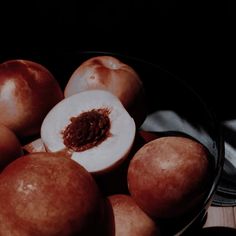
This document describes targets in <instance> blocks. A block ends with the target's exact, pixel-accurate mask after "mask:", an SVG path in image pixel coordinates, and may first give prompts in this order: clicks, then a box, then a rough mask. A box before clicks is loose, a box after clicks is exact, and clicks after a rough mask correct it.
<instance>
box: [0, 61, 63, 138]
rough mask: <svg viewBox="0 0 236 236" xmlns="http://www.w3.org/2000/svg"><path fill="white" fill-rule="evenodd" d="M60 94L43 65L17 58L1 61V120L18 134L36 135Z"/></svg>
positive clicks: (55, 83)
mask: <svg viewBox="0 0 236 236" xmlns="http://www.w3.org/2000/svg"><path fill="white" fill-rule="evenodd" d="M63 96H64V95H63V92H62V90H61V88H60V86H59V84H58V82H57V81H56V79H55V78H54V76H53V75H52V74H51V72H49V70H48V69H46V68H45V67H44V66H43V65H41V64H39V63H36V62H33V61H29V60H17V59H16V60H8V61H5V62H3V63H2V64H0V111H1V121H0V123H2V124H3V125H5V126H7V127H8V128H9V129H11V130H12V131H13V132H14V133H15V134H16V135H17V136H18V137H20V138H25V137H28V136H33V135H38V134H39V131H40V127H41V123H42V121H43V119H44V117H45V115H46V114H47V113H48V111H49V110H50V109H51V108H52V107H53V106H54V105H55V104H56V103H58V102H59V101H60V100H62V99H63Z"/></svg>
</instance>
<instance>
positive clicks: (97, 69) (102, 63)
mask: <svg viewBox="0 0 236 236" xmlns="http://www.w3.org/2000/svg"><path fill="white" fill-rule="evenodd" d="M91 89H103V90H108V91H110V92H111V93H113V94H114V95H115V96H117V97H118V98H119V99H120V101H121V103H122V104H123V106H124V107H125V108H126V109H127V110H128V112H129V113H130V115H131V116H132V117H133V118H134V120H135V123H136V126H137V127H139V126H141V124H142V123H143V121H144V119H145V118H146V106H145V94H144V86H143V83H142V80H141V79H140V77H139V75H138V73H137V72H136V71H135V70H134V69H133V68H132V67H131V66H130V65H128V64H126V63H124V62H122V61H120V60H119V59H117V58H115V57H113V56H107V55H104V56H96V57H92V58H89V59H88V60H86V61H84V62H83V63H82V64H81V65H79V66H78V67H77V68H76V69H75V70H74V72H73V73H72V75H71V77H70V78H69V81H68V83H67V84H66V87H65V90H64V95H65V97H69V96H71V95H73V94H76V93H78V92H81V91H85V90H91Z"/></svg>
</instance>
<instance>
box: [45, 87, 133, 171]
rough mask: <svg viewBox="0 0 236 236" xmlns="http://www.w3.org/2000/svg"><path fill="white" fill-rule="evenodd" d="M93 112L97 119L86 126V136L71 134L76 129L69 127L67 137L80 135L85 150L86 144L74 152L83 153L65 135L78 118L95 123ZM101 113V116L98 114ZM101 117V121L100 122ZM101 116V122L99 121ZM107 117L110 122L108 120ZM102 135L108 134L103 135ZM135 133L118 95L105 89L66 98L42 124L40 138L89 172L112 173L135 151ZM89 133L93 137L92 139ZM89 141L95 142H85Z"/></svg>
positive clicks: (48, 147) (76, 132) (83, 134)
mask: <svg viewBox="0 0 236 236" xmlns="http://www.w3.org/2000/svg"><path fill="white" fill-rule="evenodd" d="M92 111H96V112H95V113H96V115H95V117H96V119H95V120H94V121H93V122H89V124H88V127H85V129H86V130H85V133H83V132H84V131H83V130H79V131H75V133H74V134H72V133H73V132H72V131H73V129H74V128H72V130H70V128H69V130H70V131H69V132H68V133H69V135H68V136H71V137H73V138H74V137H76V136H77V135H78V137H77V138H78V139H80V136H81V140H80V141H79V143H80V144H82V143H83V144H85V147H83V145H82V146H81V147H80V145H79V147H75V149H76V148H78V149H80V148H81V149H82V150H79V151H77V150H73V149H72V148H71V147H70V146H69V145H67V143H66V142H65V138H66V139H68V140H70V138H68V137H67V135H66V137H65V136H64V132H65V131H66V130H67V128H68V127H70V125H71V120H76V119H77V118H78V119H79V120H80V118H79V117H83V114H87V115H88V114H89V120H90V119H91V121H92V120H93V119H92V117H93V115H92V114H91V112H92ZM87 112H88V113H87ZM100 112H101V114H99V115H98V114H97V113H100ZM92 113H93V112H92ZM87 115H86V116H87ZM98 117H99V120H97V118H98ZM101 117H102V119H100V118H101ZM107 117H108V118H109V122H107V120H106V118H107ZM87 118H88V117H87ZM105 120H106V121H105ZM104 121H105V122H104ZM72 123H73V121H72ZM75 123H76V122H75ZM85 123H86V122H85ZM83 125H84V124H83ZM90 125H91V127H90ZM94 125H95V126H96V128H98V132H97V131H94V130H93V129H92V127H93V126H94ZM104 125H105V126H104ZM72 126H73V125H72ZM75 126H77V125H75ZM86 126H87V124H86ZM100 126H101V127H102V128H101V127H100ZM75 128H76V127H75ZM89 130H92V132H90V131H89ZM87 131H89V133H87ZM103 132H105V133H104V134H102V133H103ZM135 132H136V127H135V123H134V120H133V118H132V117H131V116H130V115H129V113H128V112H127V111H126V110H125V108H124V107H123V105H122V104H121V102H120V101H119V99H118V98H117V97H116V96H115V95H113V94H112V93H110V92H108V91H104V90H89V91H83V92H80V93H78V94H75V95H73V96H70V97H68V98H65V99H63V100H62V101H61V102H60V103H58V104H57V105H56V106H54V107H53V109H52V110H51V111H50V112H49V113H48V114H47V116H46V117H45V119H44V121H43V124H42V127H41V139H42V141H43V143H44V145H45V148H46V150H47V151H48V152H63V153H66V154H67V155H68V157H70V158H72V159H73V160H75V161H77V162H78V163H80V164H81V165H82V166H84V167H85V168H86V170H88V171H89V172H90V173H93V174H102V173H105V172H109V171H111V170H112V169H114V168H115V167H117V166H118V165H120V164H121V163H122V162H123V161H124V160H125V159H126V157H127V156H128V154H129V152H130V150H131V148H132V145H133V142H134V138H135ZM90 133H91V134H92V138H91V139H90ZM77 138H76V139H77ZM87 138H88V140H90V141H92V142H91V143H90V141H89V142H88V143H86V142H87V141H86V140H87ZM94 138H95V139H94ZM96 138H98V140H96ZM100 138H101V139H100ZM68 140H66V141H68ZM72 141H73V140H72ZM85 141H86V142H85ZM87 145H88V146H87ZM68 146H69V147H68ZM87 147H89V148H87Z"/></svg>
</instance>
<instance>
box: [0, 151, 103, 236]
mask: <svg viewBox="0 0 236 236" xmlns="http://www.w3.org/2000/svg"><path fill="white" fill-rule="evenodd" d="M0 209H1V210H0V222H1V224H0V235H11V236H20V235H28V236H30V235H35V236H37V235H38V236H51V235H58V236H59V235H60V236H63V235H64V236H68V235H86V236H87V235H88V236H90V235H94V234H95V233H97V232H99V230H100V228H101V226H102V225H103V224H102V220H103V215H104V214H103V211H104V210H103V199H102V197H101V194H100V191H99V189H98V188H97V185H96V183H95V181H94V179H93V178H92V176H91V175H90V174H89V173H88V172H87V171H86V170H85V169H84V168H83V167H82V166H80V165H79V164H77V163H76V162H74V161H72V160H70V159H68V158H65V157H64V156H55V155H52V154H49V153H37V154H36V153H35V154H29V155H27V156H23V157H20V158H18V159H17V160H15V161H13V162H12V163H11V164H10V165H8V166H7V167H6V168H5V169H4V171H3V172H2V174H1V175H0Z"/></svg>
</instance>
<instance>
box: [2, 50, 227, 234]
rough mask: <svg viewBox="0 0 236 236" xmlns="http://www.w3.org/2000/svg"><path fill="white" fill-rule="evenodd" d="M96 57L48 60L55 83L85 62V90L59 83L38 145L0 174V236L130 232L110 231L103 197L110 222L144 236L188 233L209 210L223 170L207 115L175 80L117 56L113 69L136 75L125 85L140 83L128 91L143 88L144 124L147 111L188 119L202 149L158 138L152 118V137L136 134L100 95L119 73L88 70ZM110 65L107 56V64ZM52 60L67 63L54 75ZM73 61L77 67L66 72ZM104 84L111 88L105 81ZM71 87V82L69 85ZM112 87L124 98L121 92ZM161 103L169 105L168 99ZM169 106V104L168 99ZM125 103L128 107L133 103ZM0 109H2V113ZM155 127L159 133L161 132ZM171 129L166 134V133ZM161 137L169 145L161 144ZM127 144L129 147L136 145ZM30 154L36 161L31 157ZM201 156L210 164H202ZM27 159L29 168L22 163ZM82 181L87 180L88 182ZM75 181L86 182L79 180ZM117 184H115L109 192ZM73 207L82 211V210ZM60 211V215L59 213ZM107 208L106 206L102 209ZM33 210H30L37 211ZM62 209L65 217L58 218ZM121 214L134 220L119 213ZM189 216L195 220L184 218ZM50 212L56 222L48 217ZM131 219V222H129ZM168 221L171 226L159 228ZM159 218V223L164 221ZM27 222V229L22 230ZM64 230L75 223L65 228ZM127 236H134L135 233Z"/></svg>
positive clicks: (114, 100) (120, 109)
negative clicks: (59, 95)
mask: <svg viewBox="0 0 236 236" xmlns="http://www.w3.org/2000/svg"><path fill="white" fill-rule="evenodd" d="M97 55H99V54H97V53H95V57H92V54H83V53H82V54H76V55H74V58H71V57H70V59H69V60H68V58H69V57H68V56H66V57H63V55H62V54H61V56H62V57H63V58H60V57H59V58H55V57H53V59H54V60H53V64H55V65H56V67H55V68H54V70H58V74H62V75H61V76H62V77H63V76H64V75H63V71H66V70H67V69H68V67H67V66H68V64H70V66H69V67H70V68H72V66H73V67H74V66H75V67H77V68H78V67H79V66H80V65H82V69H83V62H86V61H87V60H88V61H90V63H89V64H87V65H89V66H88V68H87V69H88V71H87V69H86V70H84V71H87V72H86V73H88V75H89V74H90V73H91V74H90V75H91V78H89V79H86V78H80V77H79V78H78V81H79V82H78V84H80V86H79V87H81V88H82V87H83V86H82V85H81V84H83V85H86V83H87V82H88V83H89V86H88V87H86V86H85V87H86V88H84V90H81V91H80V90H77V87H76V86H77V85H76V83H75V84H74V85H73V86H69V81H70V78H67V79H68V80H66V81H65V78H64V77H63V84H66V82H68V87H66V88H65V90H64V91H65V94H66V93H67V92H68V94H67V95H66V97H65V98H63V99H61V100H60V101H58V102H57V103H56V104H55V105H52V107H51V108H50V109H49V111H48V112H47V113H46V114H45V116H44V119H43V121H42V123H41V127H40V129H41V135H40V136H41V137H36V139H33V140H30V143H29V145H24V146H23V148H24V150H25V152H27V153H28V154H27V156H24V157H23V158H22V157H20V158H18V159H17V160H16V161H13V163H11V164H9V165H8V166H7V167H6V168H5V169H4V170H3V172H2V174H1V175H0V222H4V224H0V234H1V233H2V232H4V233H2V234H3V235H9V234H10V233H11V234H10V235H14V236H18V235H20V236H21V235H37V234H38V235H45V236H46V235H51V234H52V235H68V236H72V235H74V234H75V233H78V234H79V235H81V234H82V235H83V236H84V235H86V236H87V235H94V232H92V233H91V232H90V229H91V230H92V231H93V229H94V230H97V229H98V230H99V231H100V230H102V229H100V227H99V225H108V226H110V227H112V229H113V231H112V234H108V235H109V236H110V235H112V236H114V235H115V233H119V232H122V231H123V230H124V231H125V230H131V231H132V230H134V229H130V228H129V226H130V225H128V226H127V225H126V227H125V228H124V229H122V228H121V227H122V226H125V224H124V225H122V223H121V224H120V223H119V222H122V221H117V222H118V225H117V226H116V227H119V229H118V228H117V230H116V231H114V228H113V226H114V225H115V224H117V222H115V221H116V219H114V215H113V217H112V215H109V213H110V211H109V210H107V207H103V203H104V200H105V199H107V198H108V199H110V201H111V202H110V203H112V205H113V206H114V209H118V215H117V212H113V213H115V214H116V216H115V217H117V216H118V217H123V218H124V219H125V218H127V221H129V222H131V223H132V221H134V222H133V223H134V224H135V225H136V223H137V221H139V219H144V221H143V223H144V228H146V226H147V228H146V229H147V231H146V230H145V232H147V235H152V232H155V233H158V229H156V222H158V226H159V227H160V231H161V233H163V234H164V235H166V234H165V233H166V228H165V223H166V222H168V227H167V228H168V229H173V230H172V232H174V233H172V232H171V235H173V234H176V233H179V232H180V231H183V230H184V229H186V228H188V227H190V225H191V224H192V223H193V222H194V221H195V220H196V219H197V217H198V216H199V215H200V214H199V213H204V211H205V210H206V209H207V207H208V206H209V202H210V199H211V197H212V194H213V193H214V190H215V188H216V186H217V181H218V179H219V173H220V169H221V164H222V157H221V154H222V151H221V140H220V139H219V136H218V135H219V133H218V130H217V125H216V123H215V122H214V120H212V117H211V116H210V115H209V111H208V110H205V106H202V104H201V102H199V100H198V98H197V97H195V95H194V93H192V92H191V91H190V90H188V89H187V88H185V87H183V86H182V85H181V84H180V83H179V81H177V80H176V81H175V80H174V79H173V78H172V77H169V74H166V73H165V72H162V71H161V70H160V68H159V67H153V65H151V64H146V63H144V62H143V61H139V60H135V59H133V58H128V57H122V56H118V57H119V58H121V60H120V61H127V62H130V65H135V67H134V68H135V73H131V75H132V76H134V75H137V74H138V75H140V78H141V79H142V82H141V84H140V83H139V82H138V81H139V80H136V79H134V80H132V79H130V81H133V82H134V81H136V82H134V83H137V84H139V85H138V86H137V87H138V88H140V87H139V86H141V87H142V88H140V90H139V89H138V90H137V91H136V92H137V93H136V92H135V93H134V94H136V95H137V96H138V97H139V92H138V91H143V88H145V89H146V93H145V95H147V96H146V101H145V102H146V105H147V109H148V112H149V114H150V116H148V117H147V118H150V117H154V118H155V112H159V111H160V110H168V109H172V110H173V111H175V112H176V113H178V115H180V116H181V118H188V121H189V122H192V121H193V122H192V123H191V124H193V127H197V128H199V130H201V131H204V132H201V134H202V133H204V134H205V133H206V135H207V138H208V141H209V143H207V145H205V143H200V142H197V141H196V140H197V139H194V137H193V138H190V137H188V138H187V137H173V133H176V132H175V131H176V130H173V131H174V132H172V130H171V132H169V130H168V129H166V130H167V131H168V132H165V130H164V131H163V129H164V128H165V126H164V128H163V127H161V125H162V124H163V123H164V122H165V117H164V116H162V117H161V118H162V120H161V122H160V123H158V122H156V120H155V119H154V120H152V121H153V122H152V124H153V123H155V129H152V127H149V128H150V129H147V130H145V129H144V130H143V129H142V127H141V129H139V125H137V124H141V123H142V122H140V123H139V122H137V120H136V118H135V117H136V116H135V114H136V112H134V113H133V114H134V115H131V112H130V110H129V109H128V107H125V106H124V105H125V104H123V103H122V101H121V99H120V98H119V96H117V95H116V94H115V92H116V91H110V90H109V88H110V85H111V84H112V81H113V82H114V81H115V83H118V81H119V79H118V78H120V77H119V76H118V77H116V75H118V74H119V75H121V74H122V73H121V72H118V71H119V69H117V71H116V70H115V67H116V66H117V65H116V62H115V61H110V62H114V64H112V63H111V65H110V66H111V68H104V65H103V63H108V64H109V61H106V62H102V61H100V60H97V61H96V59H99V58H98V57H97ZM89 56H90V58H89ZM118 57H117V58H118ZM89 59H91V60H89ZM113 59H114V57H113V58H112V59H111V60H113ZM122 59H124V60H122ZM56 60H59V61H60V62H61V61H62V62H65V61H66V62H68V63H66V65H64V66H65V67H63V68H62V67H60V66H58V65H57V64H56ZM109 60H110V59H109ZM74 62H76V64H73V63H74ZM85 65H86V63H85ZM127 65H128V64H127ZM106 66H108V65H106ZM106 66H105V67H106ZM120 66H121V65H120ZM86 67H87V66H86ZM113 67H114V68H113ZM84 68H85V67H84ZM92 68H93V69H92ZM121 68H122V66H121ZM113 69H114V72H113V71H112V70H113ZM104 71H105V72H104ZM136 71H137V72H136ZM100 72H101V74H99V73H100ZM86 73H85V74H86ZM110 73H112V74H113V75H111V74H110ZM116 73H117V74H116ZM75 75H76V74H75ZM101 75H102V76H103V77H102V78H104V80H106V82H107V83H106V84H105V85H104V86H105V87H102V79H101ZM126 75H127V74H123V75H122V76H121V77H122V78H127V77H126ZM113 76H115V77H116V79H114V80H113V79H111V78H113ZM127 76H128V75H127ZM72 77H73V76H72ZM154 77H155V78H157V79H158V91H157V88H156V87H155V86H153V78H154ZM59 79H60V78H59ZM87 80H88V81H87ZM121 80H122V79H121ZM127 80H129V79H127ZM71 81H73V80H71ZM75 81H77V79H76V78H75V80H74V82H75ZM86 81H87V82H86ZM90 82H91V83H92V82H94V83H95V85H96V86H95V87H92V85H91V84H90ZM133 82H131V84H132V83H133ZM126 83H128V82H126ZM128 84H129V83H128ZM108 85H109V86H108ZM170 85H171V86H170ZM117 86H119V85H117ZM120 86H121V87H122V88H123V89H124V91H125V89H126V86H124V85H120ZM135 86H136V85H134V86H131V85H129V86H127V88H128V87H129V89H128V90H127V91H126V93H127V94H128V93H130V95H132V94H133V90H132V89H133V88H136V87H135ZM72 87H75V88H76V92H75V93H74V94H69V92H70V90H73V89H72ZM114 88H116V87H114ZM172 88H173V89H172ZM62 89H64V88H62ZM134 90H135V89H134ZM2 91H3V93H2V95H1V98H2V97H4V96H5V95H4V94H8V93H6V91H8V90H7V89H6V88H5V89H4V90H2ZM66 91H67V92H66ZM128 91H129V92H128ZM141 93H142V92H141ZM10 94H11V93H10ZM169 94H171V96H169ZM136 95H135V96H136ZM167 95H168V96H167ZM170 97H171V99H168V98H170ZM173 97H174V98H175V99H172V98H173ZM124 98H125V96H124ZM127 98H128V97H127ZM186 99H187V100H189V101H190V102H191V104H192V106H193V107H194V109H191V110H190V109H189V106H188V105H186V102H185V101H186ZM128 100H129V99H128ZM131 100H132V99H131ZM134 101H137V100H136V98H134ZM135 103H136V102H135ZM136 104H138V103H136ZM0 108H1V109H2V107H1V106H0ZM136 108H137V109H138V110H137V114H138V112H139V111H140V112H141V113H142V112H143V109H142V106H141V105H139V106H136ZM152 113H154V116H152ZM199 114H201V117H199ZM138 116H139V115H138ZM198 119H200V120H198ZM201 119H202V120H203V121H202V120H201ZM181 121H183V122H182V123H181V130H180V131H181V132H185V133H186V134H188V133H190V132H189V130H188V129H187V128H186V126H185V123H184V122H185V120H184V119H182V120H181ZM135 124H136V126H135ZM194 125H196V126H194ZM146 127H147V126H146ZM156 127H157V128H156ZM159 128H162V129H160V130H162V131H161V132H159ZM172 128H173V129H175V127H173V126H172ZM149 131H153V132H149ZM177 131H179V130H177ZM190 131H192V129H191V130H190ZM170 133H171V134H172V137H170V136H168V134H170ZM190 135H191V134H190ZM135 136H136V137H137V139H138V140H137V143H136V140H135ZM189 147H191V148H189ZM205 147H206V148H205ZM134 150H135V151H134ZM208 150H209V152H208ZM31 152H37V153H34V154H30V153H31ZM42 152H44V153H42ZM209 153H211V155H212V156H211V155H210V156H209ZM211 157H213V158H212V159H211ZM26 158H29V159H26ZM35 159H37V161H36V160H35ZM46 159H47V160H46ZM71 159H72V160H71ZM210 159H211V160H210ZM22 160H23V161H22ZM26 160H30V161H29V163H28V162H27V163H28V164H27V163H26ZM211 161H212V162H211ZM33 163H35V164H33ZM43 163H44V164H43ZM66 163H67V164H66ZM69 163H70V164H69ZM72 163H73V164H72ZM75 165H76V166H78V165H79V166H80V168H77V167H76V168H75V169H76V170H75V169H73V168H72V167H69V169H70V170H71V168H72V169H73V170H72V171H69V170H68V171H67V170H65V169H64V168H67V167H68V166H75ZM63 166H64V167H63ZM38 167H41V168H38ZM81 168H82V169H83V171H82V170H81ZM49 172H50V173H49ZM69 172H70V174H69ZM85 172H86V174H85ZM89 172H90V173H89ZM52 173H53V174H52ZM98 174H99V175H98ZM84 175H85V176H87V177H88V175H89V176H90V177H88V178H87V177H85V176H84ZM39 176H40V177H39ZM84 178H85V181H83V180H84ZM91 178H92V180H91ZM81 179H83V180H81ZM89 179H90V180H89ZM21 180H23V182H22V181H21ZM107 180H108V181H107ZM81 181H82V182H81ZM98 182H99V183H98ZM119 182H122V183H121V184H118V183H119ZM34 183H38V184H39V185H38V186H41V188H40V187H39V188H37V191H36V190H35V189H34ZM50 183H51V184H50ZM107 183H109V184H107ZM43 186H45V188H44V187H43ZM199 186H200V187H199ZM81 187H82V189H80V188H81ZM108 188H109V189H108ZM16 189H17V190H16ZM48 189H50V190H48ZM34 190H35V191H34ZM64 190H65V191H64ZM80 190H81V192H80ZM91 192H93V194H92V195H93V196H91V195H90V193H91ZM98 192H99V193H98ZM124 192H125V194H126V195H125V197H124V198H123V197H117V198H116V197H114V198H113V196H109V194H110V193H116V194H118V195H120V194H124ZM69 193H70V194H69ZM71 193H72V194H71ZM73 193H74V194H73ZM24 194H25V195H24ZM34 194H35V195H34ZM127 195H128V197H127ZM30 196H32V199H33V200H32V203H31V201H27V199H28V198H30ZM104 198H105V199H104ZM55 199H56V200H55ZM67 200H68V201H67ZM20 202H21V204H19V203H20ZM49 202H50V203H49ZM68 202H70V204H69V203H68ZM101 202H102V203H101ZM105 202H106V201H105ZM28 203H29V204H28ZM67 203H68V204H67ZM80 203H81V204H82V203H83V204H82V205H83V206H84V208H83V207H82V205H80ZM59 205H60V206H64V207H63V208H62V207H59ZM95 205H96V206H95ZM105 205H106V204H105ZM108 205H109V204H108ZM7 206H8V208H9V209H8V208H7ZM31 207H32V208H31ZM37 207H38V208H37ZM40 207H42V208H40ZM81 207H82V208H83V209H84V210H85V211H83V212H84V214H82V213H81ZM110 207H112V206H111V204H110ZM72 208H73V209H72ZM13 209H14V210H13ZM25 209H26V210H25ZM32 209H38V211H33V210H32ZM62 209H64V211H63V212H64V213H63V212H61V211H62ZM76 209H77V210H76ZM127 209H132V210H133V211H131V210H130V211H128V212H127ZM171 209H172V210H171ZM192 209H196V211H194V213H193V214H189V212H191V211H192ZM31 210H32V211H31ZM74 210H75V211H76V213H75V212H74ZM87 210H88V211H87ZM32 212H34V213H32ZM40 212H41V213H42V214H41V213H40ZM45 212H47V213H48V214H47V216H48V217H49V218H47V219H46V222H51V223H48V224H45V218H43V217H44V216H45V217H46V213H45ZM86 212H87V213H86ZM89 212H90V213H91V214H90V213H89ZM31 213H32V215H30V214H31ZM44 213H45V214H44ZM54 213H55V214H57V216H58V218H57V217H55V218H53V217H52V218H50V216H51V215H52V214H54ZM80 213H81V214H80ZM27 214H28V215H27ZM132 214H133V217H132V218H130V216H131V215H132ZM9 216H10V221H9ZM100 216H101V217H100ZM108 216H109V217H108ZM185 216H187V220H186V221H184V222H183V221H182V220H183V219H184V220H185V219H186V218H185ZM90 217H91V219H90ZM99 218H101V220H99ZM173 218H174V221H168V220H169V219H173ZM19 219H21V220H19ZM159 219H161V220H159ZM163 219H164V220H166V219H167V221H165V222H164V221H163ZM179 219H180V220H179ZM77 220H78V221H77ZM90 220H91V221H90ZM97 220H99V221H97ZM26 221H27V222H28V223H27V224H24V223H22V222H26ZM140 221H142V220H140ZM70 222H76V223H75V224H73V223H72V224H70ZM176 222H177V224H178V223H179V222H181V224H180V226H178V228H177V229H176V228H175V223H176ZM182 222H183V223H182ZM163 223H164V224H163ZM25 225H26V226H25ZM97 225H98V226H97ZM54 226H55V227H54ZM139 226H141V225H136V229H137V228H138V227H139ZM64 227H65V228H64ZM159 227H158V228H159ZM82 228H83V229H82ZM54 230H55V231H54ZM80 230H81V231H80ZM87 230H88V231H87ZM59 231H60V232H59ZM79 232H80V233H79ZM82 232H83V233H82ZM84 232H87V233H84ZM126 232H127V231H126ZM134 232H135V233H136V231H135V230H134ZM140 232H142V230H140ZM99 233H100V232H99ZM109 233H110V232H109ZM167 234H168V233H167ZM99 235H104V236H106V235H107V234H104V233H100V234H99ZM168 235H169V234H168Z"/></svg>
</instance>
